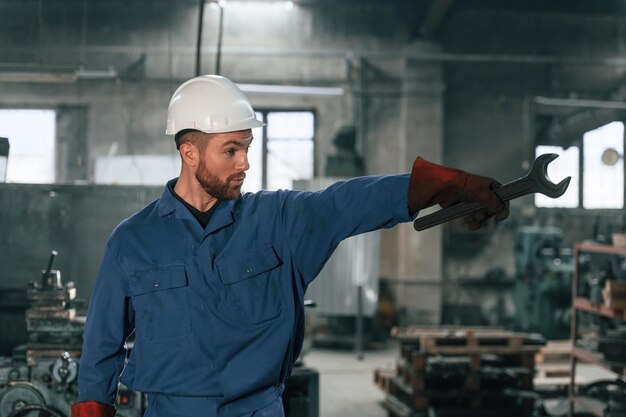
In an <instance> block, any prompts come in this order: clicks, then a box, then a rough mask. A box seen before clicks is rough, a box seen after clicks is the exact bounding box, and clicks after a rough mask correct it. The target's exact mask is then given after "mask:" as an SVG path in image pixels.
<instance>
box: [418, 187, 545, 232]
mask: <svg viewBox="0 0 626 417" xmlns="http://www.w3.org/2000/svg"><path fill="white" fill-rule="evenodd" d="M534 185H535V184H534V181H533V180H532V179H531V178H528V176H526V177H523V178H520V179H517V180H515V181H512V182H510V183H508V184H505V185H503V186H502V187H500V188H498V189H497V190H496V191H495V193H496V194H497V195H498V197H500V199H501V200H502V201H504V202H506V201H509V200H513V199H514V198H517V197H521V196H523V195H526V194H530V193H532V192H533V190H534ZM484 208H485V206H484V205H483V204H481V203H476V202H463V203H457V204H455V205H453V206H450V207H447V208H445V209H441V210H439V211H436V212H434V213H431V214H428V215H426V216H423V217H420V218H418V219H415V221H414V222H413V227H414V228H415V230H417V231H422V230H425V229H428V228H430V227H433V226H437V225H439V224H442V223H445V222H448V221H450V220H454V219H458V218H459V217H463V216H467V215H468V214H471V213H473V212H475V211H478V210H481V209H484Z"/></svg>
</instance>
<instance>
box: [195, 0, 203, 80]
mask: <svg viewBox="0 0 626 417" xmlns="http://www.w3.org/2000/svg"><path fill="white" fill-rule="evenodd" d="M204 2H205V0H200V10H199V11H198V38H197V39H196V71H195V74H196V77H197V76H198V75H200V71H201V68H202V62H201V59H202V28H203V27H204Z"/></svg>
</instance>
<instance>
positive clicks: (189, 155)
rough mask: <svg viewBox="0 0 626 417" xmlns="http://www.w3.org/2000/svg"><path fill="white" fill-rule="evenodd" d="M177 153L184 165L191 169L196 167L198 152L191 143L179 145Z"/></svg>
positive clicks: (198, 158) (198, 157)
mask: <svg viewBox="0 0 626 417" xmlns="http://www.w3.org/2000/svg"><path fill="white" fill-rule="evenodd" d="M178 151H179V152H180V157H181V158H182V160H183V163H184V164H187V165H189V166H192V167H193V166H196V165H198V162H199V160H200V152H199V150H198V148H196V146H195V145H194V144H193V143H191V142H183V143H181V144H180V148H179V150H178Z"/></svg>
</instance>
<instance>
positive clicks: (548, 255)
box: [515, 226, 574, 339]
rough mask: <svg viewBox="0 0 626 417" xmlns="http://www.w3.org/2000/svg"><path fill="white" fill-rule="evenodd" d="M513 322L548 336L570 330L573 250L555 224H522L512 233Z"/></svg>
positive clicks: (562, 336)
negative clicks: (514, 307)
mask: <svg viewBox="0 0 626 417" xmlns="http://www.w3.org/2000/svg"><path fill="white" fill-rule="evenodd" d="M515 267H516V275H517V281H516V286H515V304H516V312H517V314H516V320H517V323H516V326H517V327H518V328H519V330H521V331H527V332H538V333H541V334H542V335H543V336H545V337H546V338H549V339H565V338H567V337H569V333H570V325H569V323H570V313H571V309H570V306H571V285H572V284H571V283H572V275H573V271H574V263H573V258H572V251H571V249H570V248H567V247H564V246H563V232H562V231H561V229H559V228H557V227H550V226H546V227H539V226H524V227H520V228H518V229H517V231H516V234H515Z"/></svg>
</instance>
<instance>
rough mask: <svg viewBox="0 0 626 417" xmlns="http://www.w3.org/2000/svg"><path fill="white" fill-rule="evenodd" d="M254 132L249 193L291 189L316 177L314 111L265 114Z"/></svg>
mask: <svg viewBox="0 0 626 417" xmlns="http://www.w3.org/2000/svg"><path fill="white" fill-rule="evenodd" d="M257 116H258V118H259V120H262V121H264V122H265V123H267V126H265V127H263V128H257V129H254V130H253V134H254V140H253V141H252V145H251V146H250V151H249V152H248V160H249V162H250V169H249V170H248V173H247V177H246V183H245V185H244V187H245V191H258V190H261V189H266V190H278V189H281V188H282V189H291V188H292V187H293V181H294V180H303V179H311V178H313V175H314V163H315V162H314V137H315V116H314V114H313V112H310V111H261V112H258V113H257Z"/></svg>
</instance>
